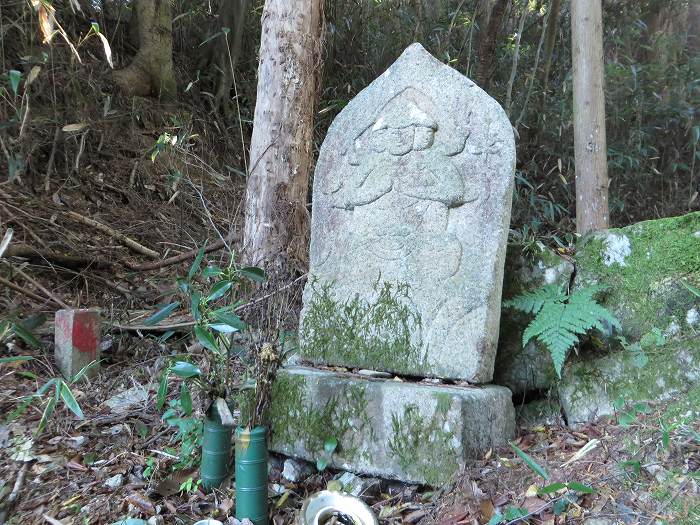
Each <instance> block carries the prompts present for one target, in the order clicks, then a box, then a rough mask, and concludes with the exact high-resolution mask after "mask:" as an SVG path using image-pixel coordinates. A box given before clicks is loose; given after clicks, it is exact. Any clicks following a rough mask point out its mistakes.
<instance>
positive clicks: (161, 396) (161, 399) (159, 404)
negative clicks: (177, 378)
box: [156, 368, 170, 411]
mask: <svg viewBox="0 0 700 525" xmlns="http://www.w3.org/2000/svg"><path fill="white" fill-rule="evenodd" d="M169 375H170V368H166V369H165V370H163V374H162V375H161V376H160V383H158V393H157V394H156V408H158V410H159V411H160V410H163V406H164V405H165V398H166V397H167V395H168V376H169Z"/></svg>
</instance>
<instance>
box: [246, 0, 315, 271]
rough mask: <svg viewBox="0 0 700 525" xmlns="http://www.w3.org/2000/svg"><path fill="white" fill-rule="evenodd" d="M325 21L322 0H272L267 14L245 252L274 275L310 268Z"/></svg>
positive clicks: (247, 200) (267, 3) (247, 257)
mask: <svg viewBox="0 0 700 525" xmlns="http://www.w3.org/2000/svg"><path fill="white" fill-rule="evenodd" d="M322 19H323V0H267V1H266V2H265V8H264V11H263V15H262V32H261V43H260V64H259V68H258V90H257V101H256V105H255V115H254V121H253V134H252V138H251V145H250V169H249V175H248V187H247V191H246V205H245V229H244V250H245V258H246V260H247V261H248V262H249V263H251V264H257V265H262V266H263V267H265V268H266V269H267V270H268V272H272V273H281V272H282V271H284V272H285V273H287V274H290V273H292V272H294V271H299V272H303V271H306V268H307V267H308V237H309V232H308V224H309V217H308V211H307V209H306V201H307V195H308V186H309V175H310V172H311V167H312V166H311V165H312V161H313V151H312V145H313V144H312V142H313V127H314V114H315V102H316V96H317V91H318V89H317V88H318V85H319V80H320V75H319V69H320V58H321V26H322Z"/></svg>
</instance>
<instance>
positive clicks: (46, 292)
mask: <svg viewBox="0 0 700 525" xmlns="http://www.w3.org/2000/svg"><path fill="white" fill-rule="evenodd" d="M7 265H8V266H9V267H10V268H12V269H13V270H14V271H15V272H17V273H18V274H19V275H21V276H22V278H24V279H25V280H27V281H29V282H30V283H32V284H33V285H34V286H36V287H37V288H38V289H39V290H41V291H42V292H44V294H45V295H46V296H47V297H48V298H49V299H51V300H52V301H53V302H54V303H56V304H57V305H59V306H60V307H61V308H70V306H68V305H67V304H66V303H64V302H63V301H61V300H60V299H59V298H58V297H56V296H55V295H54V294H53V293H52V292H51V291H50V290H48V289H46V288H44V287H43V286H42V285H41V284H40V283H38V282H37V281H35V280H34V279H32V278H31V277H29V276H28V275H27V274H26V273H24V272H23V271H22V270H20V269H19V268H13V267H12V265H11V264H10V263H7Z"/></svg>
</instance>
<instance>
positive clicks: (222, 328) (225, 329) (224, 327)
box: [209, 323, 240, 334]
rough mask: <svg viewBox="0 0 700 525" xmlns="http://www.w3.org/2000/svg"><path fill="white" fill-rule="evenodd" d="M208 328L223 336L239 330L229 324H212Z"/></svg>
mask: <svg viewBox="0 0 700 525" xmlns="http://www.w3.org/2000/svg"><path fill="white" fill-rule="evenodd" d="M209 328H211V329H212V330H216V331H217V332H221V333H224V334H234V333H236V332H240V330H239V329H238V328H236V327H234V326H231V325H230V324H224V323H212V324H210V325H209Z"/></svg>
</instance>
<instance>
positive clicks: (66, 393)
mask: <svg viewBox="0 0 700 525" xmlns="http://www.w3.org/2000/svg"><path fill="white" fill-rule="evenodd" d="M60 388H61V399H63V404H65V405H66V406H67V407H68V408H69V409H70V411H71V412H73V413H74V414H75V415H76V417H77V418H78V419H85V416H84V415H83V411H82V410H81V409H80V405H79V404H78V402H77V401H76V399H75V396H73V392H71V389H70V388H69V387H68V385H67V384H65V383H64V382H63V381H61V386H60Z"/></svg>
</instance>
